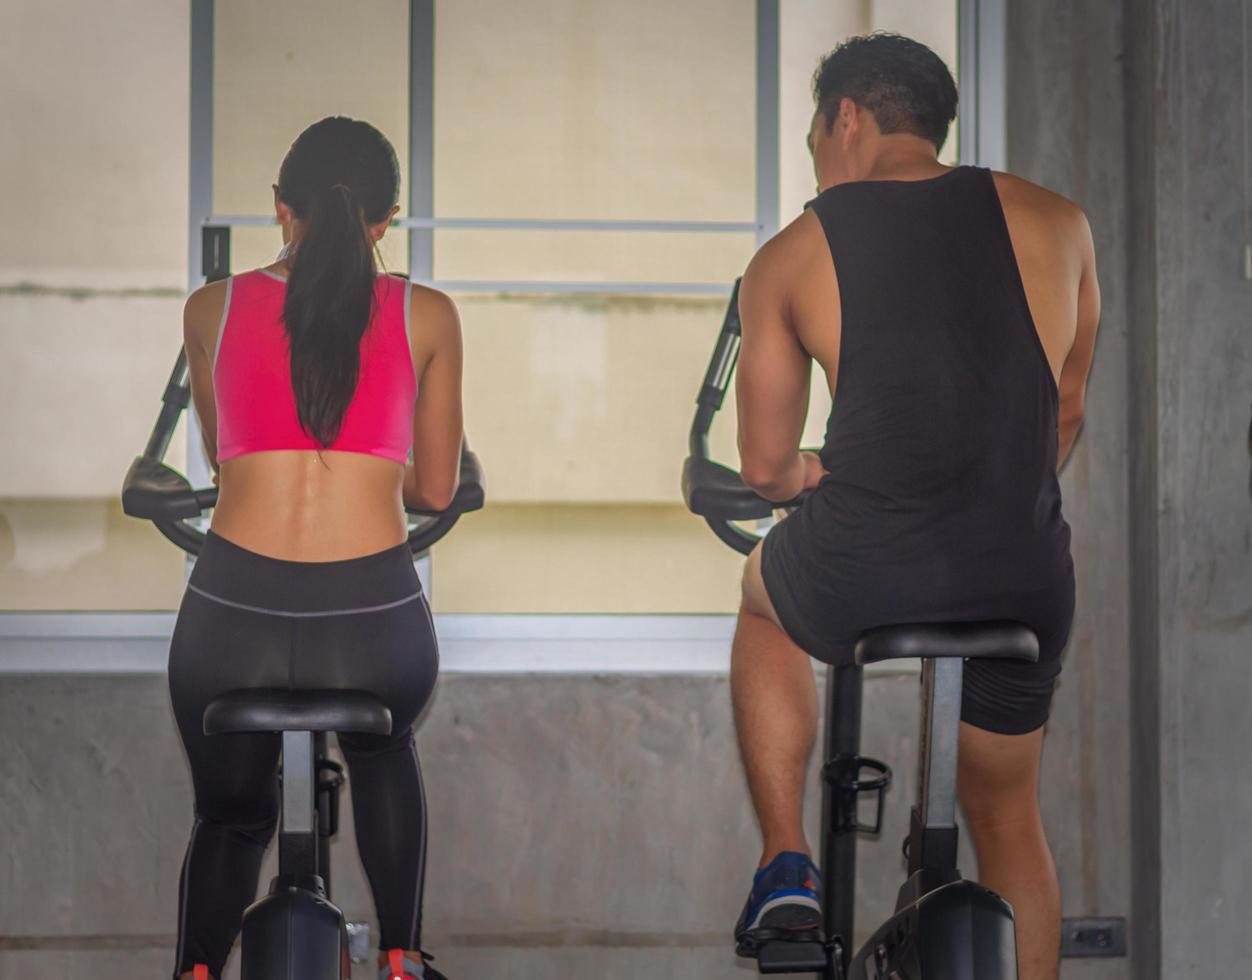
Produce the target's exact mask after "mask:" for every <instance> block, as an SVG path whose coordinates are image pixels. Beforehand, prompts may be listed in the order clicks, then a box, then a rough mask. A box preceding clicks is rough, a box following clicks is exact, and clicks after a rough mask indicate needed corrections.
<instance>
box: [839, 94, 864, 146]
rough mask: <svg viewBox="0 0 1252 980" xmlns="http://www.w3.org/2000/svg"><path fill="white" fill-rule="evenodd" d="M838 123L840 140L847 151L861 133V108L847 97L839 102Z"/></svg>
mask: <svg viewBox="0 0 1252 980" xmlns="http://www.w3.org/2000/svg"><path fill="white" fill-rule="evenodd" d="M837 123H838V125H839V128H840V134H839V135H840V140H841V142H842V144H843V148H844V149H845V150H846V149H847V148H848V147H849V146H850V145H851V143H852V141H853V140H854V139H855V138H856V136H857V134H858V133H859V132H860V131H861V110H860V107H859V106H857V104H856V103H855V102H853V101H852V100H851V99H849V98H848V97H847V96H845V97H844V98H842V99H840V100H839V117H838V119H837Z"/></svg>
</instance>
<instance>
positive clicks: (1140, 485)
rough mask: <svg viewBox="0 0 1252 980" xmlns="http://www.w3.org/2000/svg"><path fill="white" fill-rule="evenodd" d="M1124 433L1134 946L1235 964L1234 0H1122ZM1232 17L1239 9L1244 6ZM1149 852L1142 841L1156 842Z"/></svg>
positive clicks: (1184, 961) (1237, 77) (1245, 886)
mask: <svg viewBox="0 0 1252 980" xmlns="http://www.w3.org/2000/svg"><path fill="white" fill-rule="evenodd" d="M1127 10H1128V12H1129V11H1132V10H1133V13H1128V23H1127V32H1126V41H1127V56H1128V65H1129V68H1130V71H1129V74H1128V78H1129V80H1130V83H1131V85H1132V96H1133V99H1134V103H1135V111H1134V113H1133V115H1132V117H1131V119H1130V122H1131V125H1130V126H1129V127H1128V130H1127V146H1128V148H1129V151H1130V154H1131V160H1130V161H1129V162H1130V163H1131V167H1130V195H1131V198H1132V201H1133V203H1134V205H1135V213H1136V215H1137V224H1136V227H1135V228H1134V234H1132V236H1131V237H1130V250H1131V257H1132V261H1133V263H1134V270H1135V282H1136V293H1135V297H1134V299H1135V303H1136V318H1135V323H1134V330H1133V335H1132V338H1133V343H1134V344H1135V345H1137V347H1138V348H1139V349H1138V350H1137V351H1136V352H1135V359H1134V362H1133V363H1134V364H1135V367H1136V371H1137V374H1136V378H1135V381H1136V389H1135V392H1134V396H1135V397H1134V401H1133V406H1134V410H1135V412H1136V413H1137V419H1136V422H1137V425H1138V426H1139V427H1140V432H1139V433H1138V434H1137V437H1136V439H1135V440H1134V442H1133V443H1132V451H1133V460H1134V463H1135V471H1134V472H1135V481H1134V484H1133V485H1132V486H1133V490H1134V493H1133V497H1134V499H1135V501H1136V506H1135V508H1134V510H1133V515H1134V527H1135V533H1136V538H1137V548H1138V555H1139V556H1140V557H1141V558H1142V559H1143V560H1142V562H1141V563H1137V564H1140V569H1141V571H1140V574H1138V575H1137V577H1136V579H1135V583H1134V586H1135V589H1134V607H1135V610H1136V622H1135V627H1136V637H1137V638H1138V639H1139V641H1140V642H1141V644H1142V649H1141V651H1140V655H1141V657H1142V658H1143V660H1144V661H1145V663H1144V671H1143V677H1142V679H1141V681H1140V683H1139V684H1138V686H1137V687H1136V690H1135V694H1136V698H1135V701H1134V707H1135V722H1136V734H1137V736H1139V738H1138V739H1137V741H1138V742H1139V744H1140V746H1141V747H1140V748H1139V762H1138V764H1137V765H1136V768H1135V772H1136V778H1137V779H1138V780H1139V783H1138V786H1137V787H1136V814H1137V816H1138V817H1139V819H1138V821H1137V826H1136V841H1135V847H1136V865H1137V866H1144V867H1148V868H1151V867H1152V866H1153V865H1155V866H1156V867H1158V868H1159V875H1158V876H1156V878H1155V880H1153V879H1152V876H1151V875H1146V876H1145V879H1146V880H1145V882H1144V884H1145V885H1146V886H1147V887H1144V888H1142V889H1139V888H1137V889H1136V891H1137V892H1139V893H1141V895H1142V898H1141V904H1142V906H1143V907H1142V915H1143V918H1144V920H1145V921H1146V922H1156V923H1158V924H1159V939H1158V940H1156V941H1155V942H1151V943H1148V944H1146V948H1145V949H1144V950H1143V956H1144V957H1145V959H1146V958H1151V957H1154V958H1158V959H1159V962H1160V972H1161V975H1162V976H1170V977H1200V976H1206V975H1213V974H1217V975H1232V976H1233V975H1236V974H1240V973H1244V972H1246V970H1247V966H1246V964H1247V962H1248V959H1249V957H1250V956H1252V936H1250V935H1249V933H1248V930H1247V928H1246V925H1245V923H1244V918H1245V916H1244V915H1243V914H1242V910H1243V909H1245V908H1247V907H1248V904H1249V902H1250V901H1252V860H1250V859H1249V856H1248V845H1247V837H1246V833H1245V830H1246V826H1247V822H1248V815H1249V813H1252V762H1250V761H1249V757H1248V752H1247V746H1248V744H1249V743H1250V742H1252V716H1249V713H1248V711H1247V692H1248V691H1249V689H1250V688H1252V659H1250V658H1249V656H1248V654H1249V651H1250V650H1252V501H1250V500H1249V496H1248V491H1249V478H1248V466H1249V459H1248V455H1247V442H1246V440H1247V433H1248V424H1249V422H1248V403H1249V396H1250V393H1252V343H1250V342H1249V323H1252V281H1250V280H1249V279H1248V278H1247V275H1248V274H1246V273H1245V270H1244V262H1245V257H1244V256H1245V249H1246V248H1247V247H1248V245H1249V240H1248V235H1249V230H1248V226H1247V210H1246V209H1247V207H1248V205H1249V202H1248V197H1247V195H1248V193H1249V190H1248V187H1247V183H1246V182H1247V170H1246V167H1247V162H1246V158H1245V153H1246V146H1247V144H1246V142H1245V141H1246V133H1247V127H1248V126H1249V125H1252V120H1249V118H1248V116H1247V106H1248V103H1247V101H1246V98H1247V95H1246V93H1241V91H1240V87H1241V84H1242V85H1246V84H1247V82H1246V76H1244V75H1243V74H1242V72H1243V71H1245V70H1246V65H1247V61H1246V60H1245V59H1247V57H1248V46H1249V44H1252V37H1249V35H1248V29H1249V28H1248V24H1247V21H1246V19H1241V10H1240V7H1239V5H1238V4H1235V3H1233V2H1226V3H1213V4H1188V3H1183V2H1173V0H1157V2H1154V3H1150V4H1141V5H1137V6H1134V7H1132V6H1130V5H1128V7H1127ZM1242 13H1243V15H1244V16H1245V17H1246V10H1243V11H1242ZM1154 859H1155V860H1154Z"/></svg>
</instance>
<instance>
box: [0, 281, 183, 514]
mask: <svg viewBox="0 0 1252 980" xmlns="http://www.w3.org/2000/svg"><path fill="white" fill-rule="evenodd" d="M170 292H171V294H172V295H170V296H162V297H158V298H153V297H148V296H135V297H127V296H120V295H103V296H100V295H96V296H91V297H89V298H86V299H82V300H75V299H70V298H67V297H65V296H61V295H51V296H47V295H37V294H36V295H28V294H16V295H14V294H8V295H0V364H3V365H4V382H3V384H0V418H4V419H7V420H8V422H7V423H6V424H5V425H2V426H0V460H3V461H4V462H3V465H0V497H47V498H77V497H116V496H118V495H119V494H120V492H121V487H122V477H123V476H124V475H125V473H126V467H127V466H128V465H129V464H130V461H131V459H133V458H134V457H135V456H136V455H138V453H139V451H140V450H141V449H142V448H143V446H144V443H145V442H146V441H147V438H148V433H149V432H150V431H151V429H152V423H153V422H154V421H155V419H156V416H157V411H158V410H159V408H160V399H161V392H162V391H163V390H164V388H165V382H166V379H167V378H168V377H169V372H170V369H171V368H172V367H173V366H174V358H175V357H176V356H177V354H178V349H179V346H180V345H181V344H182V327H181V322H182V295H181V292H180V291H175V290H171V291H170ZM179 452H180V449H179V447H175V448H174V449H172V450H171V456H170V458H171V459H175V460H177V459H181V458H183V457H182V456H181V455H176V453H179Z"/></svg>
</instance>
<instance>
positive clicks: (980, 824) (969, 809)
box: [958, 723, 1061, 980]
mask: <svg viewBox="0 0 1252 980" xmlns="http://www.w3.org/2000/svg"><path fill="white" fill-rule="evenodd" d="M1042 751H1043V729H1042V728H1039V729H1037V730H1035V731H1033V732H1031V733H1029V734H1027V735H996V734H994V733H992V732H987V731H983V730H982V729H980V728H975V727H973V726H972V725H966V724H964V723H962V725H961V749H960V770H959V776H958V784H959V792H960V798H961V809H962V810H963V811H964V812H965V822H966V825H967V826H968V828H969V834H970V838H971V839H972V841H973V843H974V849H975V851H976V852H977V854H978V880H979V881H980V882H981V883H982V884H984V885H986V886H987V887H988V888H990V889H991V890H992V891H994V892H996V893H998V894H1000V895H1002V896H1003V897H1004V898H1005V899H1006V900H1007V901H1008V903H1009V904H1010V905H1012V906H1013V913H1014V915H1015V917H1016V920H1017V959H1018V970H1019V976H1020V980H1056V978H1057V976H1058V971H1059V970H1060V948H1061V892H1060V887H1059V885H1058V884H1057V880H1056V867H1055V865H1054V864H1053V863H1052V852H1051V851H1050V850H1049V849H1048V842H1047V839H1046V838H1045V837H1044V834H1043V820H1042V818H1041V816H1040V814H1039V761H1040V756H1041V755H1042Z"/></svg>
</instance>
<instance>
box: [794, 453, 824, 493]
mask: <svg viewBox="0 0 1252 980" xmlns="http://www.w3.org/2000/svg"><path fill="white" fill-rule="evenodd" d="M800 458H801V459H802V460H803V461H804V489H805V490H812V489H813V488H815V487H816V486H817V485H818V484H819V483H821V482H822V477H824V476H825V475H826V468H825V467H824V466H822V457H821V456H819V455H817V453H815V452H813V451H811V450H808V449H805V450H802V451H801V452H800Z"/></svg>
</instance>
